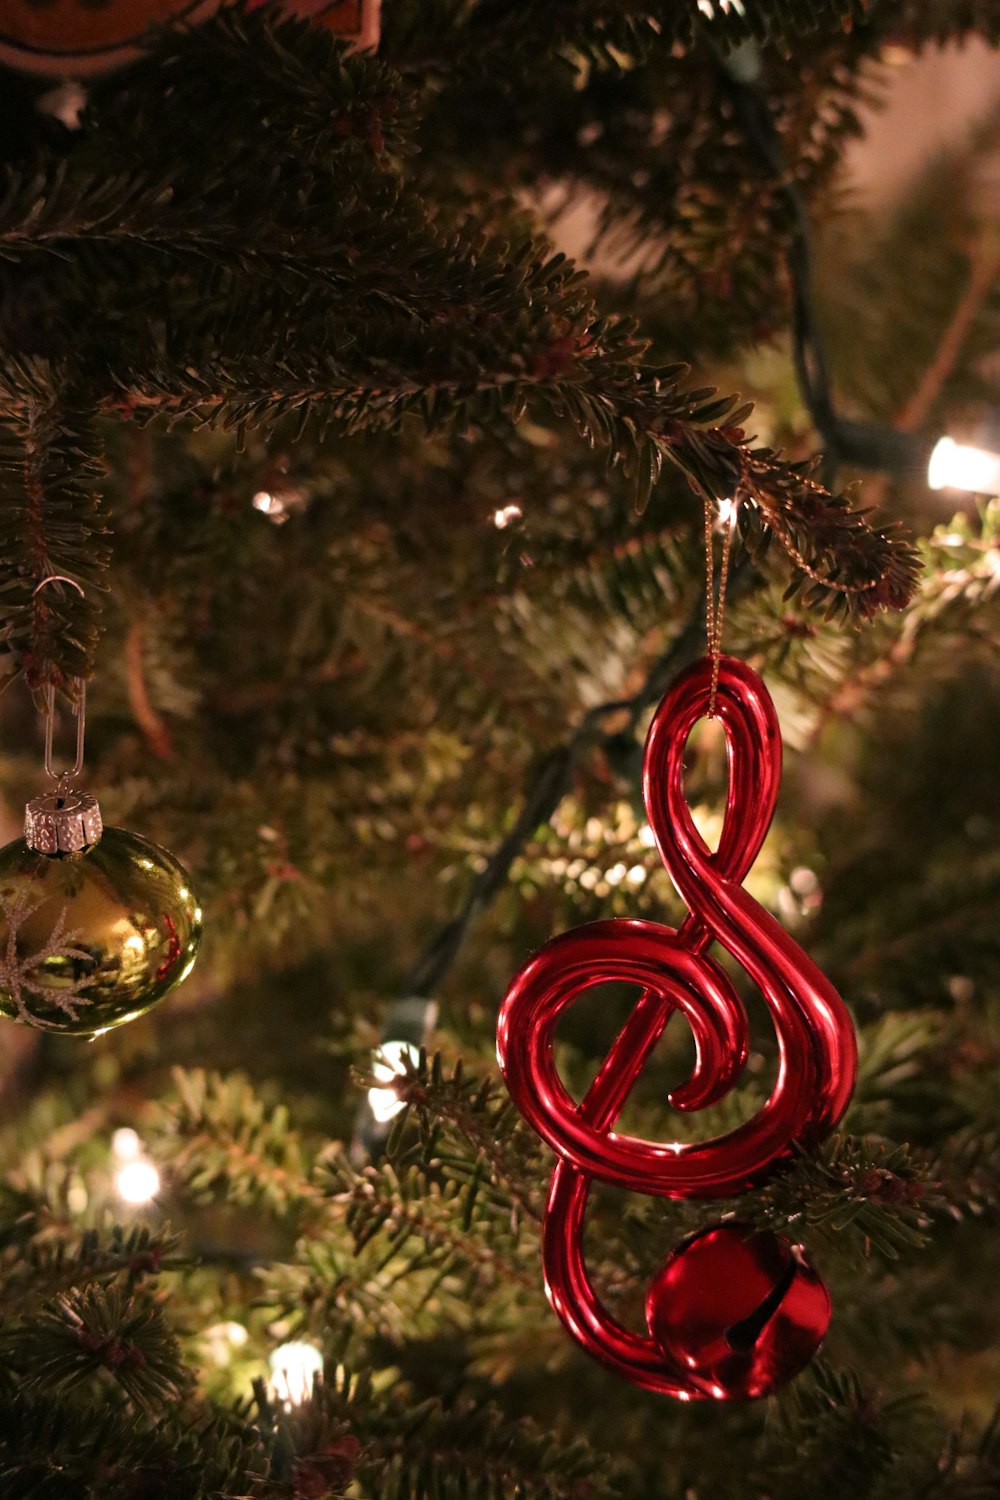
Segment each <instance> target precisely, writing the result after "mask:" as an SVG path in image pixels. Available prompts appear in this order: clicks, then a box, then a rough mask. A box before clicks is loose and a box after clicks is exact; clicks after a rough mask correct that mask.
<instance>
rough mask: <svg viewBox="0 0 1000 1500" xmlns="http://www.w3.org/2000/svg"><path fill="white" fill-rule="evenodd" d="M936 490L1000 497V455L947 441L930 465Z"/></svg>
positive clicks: (929, 474)
mask: <svg viewBox="0 0 1000 1500" xmlns="http://www.w3.org/2000/svg"><path fill="white" fill-rule="evenodd" d="M927 483H928V485H929V486H930V488H931V489H932V490H944V489H948V490H968V491H969V492H970V493H972V494H974V495H1000V453H991V452H990V451H989V449H987V448H971V447H969V446H968V444H966V443H956V442H955V440H954V439H953V438H950V437H943V438H942V439H941V440H940V442H939V443H937V444H936V445H935V448H934V452H933V453H932V454H931V457H930V463H929V464H928V465H927Z"/></svg>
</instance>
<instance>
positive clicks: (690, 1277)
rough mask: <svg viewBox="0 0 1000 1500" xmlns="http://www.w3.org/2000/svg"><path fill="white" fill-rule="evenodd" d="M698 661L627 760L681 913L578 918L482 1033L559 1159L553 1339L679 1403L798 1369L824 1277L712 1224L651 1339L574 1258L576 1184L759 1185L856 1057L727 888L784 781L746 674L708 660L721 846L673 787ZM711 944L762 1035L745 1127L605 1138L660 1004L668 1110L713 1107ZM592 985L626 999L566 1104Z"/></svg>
mask: <svg viewBox="0 0 1000 1500" xmlns="http://www.w3.org/2000/svg"><path fill="white" fill-rule="evenodd" d="M711 691H712V663H711V661H710V660H709V659H705V660H703V661H700V662H697V663H696V664H695V665H694V666H692V667H690V668H689V669H688V670H687V671H686V672H684V673H682V674H681V676H680V677H679V678H678V679H677V680H676V682H675V683H674V684H673V686H672V687H671V688H670V690H669V691H668V693H667V695H666V697H665V698H664V700H663V702H662V703H661V704H660V707H659V708H658V710H657V712H656V715H655V717H654V719H653V723H652V725H651V727H650V731H649V737H648V739H647V741H646V750H645V757H644V762H643V796H644V799H645V803H646V812H647V816H648V818H649V823H650V827H651V828H652V830H653V834H654V836H655V838H656V844H657V848H658V849H659V852H660V857H661V859H662V860H663V863H664V865H665V866H666V868H667V871H668V873H669V874H670V877H671V879H672V880H673V882H674V885H675V886H676V887H677V890H678V891H679V893H680V895H681V897H682V898H683V900H684V901H685V903H686V905H687V906H688V908H689V911H690V915H689V916H688V917H687V918H686V919H685V921H684V922H683V924H682V925H681V927H680V928H679V929H678V930H676V931H675V930H674V929H673V928H671V927H664V926H661V925H660V924H659V923H656V922H648V921H642V920H613V921H605V922H592V923H590V924H589V925H587V926H585V927H580V928H577V929H576V930H575V931H572V932H567V933H563V934H562V935H561V936H560V937H556V938H554V939H553V940H552V941H551V942H549V943H547V944H546V945H545V947H544V948H542V949H541V950H540V951H539V952H538V953H536V954H535V955H534V956H533V957H532V958H531V959H530V960H529V961H528V962H527V963H526V964H525V965H524V967H523V968H522V969H521V971H520V973H518V974H517V975H516V977H515V978H514V980H513V982H512V983H511V986H510V988H509V990H508V992H507V996H506V998H505V1000H504V1004H503V1007H502V1010H501V1012H500V1020H499V1026H498V1031H497V1052H498V1056H499V1059H500V1066H501V1069H502V1070H503V1074H504V1078H505V1080H506V1083H507V1087H508V1089H509V1090H510V1094H511V1097H512V1098H513V1100H514V1102H515V1103H516V1104H517V1106H518V1108H519V1109H520V1111H521V1113H522V1114H523V1115H524V1117H525V1119H526V1120H527V1121H528V1122H529V1124H530V1125H532V1127H533V1128H534V1129H535V1130H536V1131H537V1132H538V1134H539V1135H540V1136H541V1137H542V1139H543V1140H545V1141H546V1142H547V1143H548V1144H549V1145H550V1146H551V1147H552V1149H553V1150H554V1151H555V1152H556V1153H557V1155H558V1157H559V1161H558V1162H557V1164H556V1167H555V1170H554V1171H553V1174H552V1181H551V1186H550V1190H549V1197H548V1203H547V1206H546V1212H545V1225H544V1231H543V1252H542V1253H543V1262H544V1273H545V1288H546V1292H547V1294H548V1297H549V1301H550V1302H551V1304H552V1306H553V1308H554V1309H555V1311H556V1313H558V1315H559V1317H560V1318H561V1319H562V1321H563V1323H564V1324H565V1325H566V1327H567V1328H568V1330H569V1332H570V1333H571V1334H572V1335H573V1337H574V1338H575V1339H577V1341H578V1342H579V1343H580V1344H582V1345H583V1347H584V1348H585V1349H587V1350H588V1351H589V1352H590V1353H591V1354H593V1355H595V1356H596V1357H597V1358H598V1359H600V1360H602V1361H603V1362H604V1363H605V1364H606V1365H609V1366H610V1367H611V1368H612V1369H613V1370H615V1371H617V1373H618V1374H620V1375H623V1376H624V1377H625V1378H626V1379H627V1380H631V1381H632V1382H633V1383H634V1384H636V1385H638V1386H642V1387H643V1388H645V1389H646V1390H652V1391H659V1392H661V1393H663V1394H665V1395H669V1396H675V1397H678V1398H679V1399H681V1400H697V1399H701V1398H706V1397H707V1398H712V1397H714V1398H715V1399H717V1400H733V1399H739V1398H745V1397H753V1396H764V1395H767V1394H768V1393H769V1392H771V1391H773V1390H774V1389H775V1388H776V1387H777V1386H779V1385H781V1384H782V1383H783V1382H784V1381H786V1380H788V1379H790V1378H791V1376H793V1375H795V1374H797V1373H798V1371H799V1370H800V1369H801V1368H802V1367H803V1366H804V1365H805V1364H806V1363H807V1361H808V1360H809V1359H810V1358H811V1357H812V1355H813V1354H814V1353H815V1351H816V1349H817V1348H818V1347H819V1344H820V1342H821V1341H822V1338H823V1335H824V1334H825V1332H826V1329H827V1325H828V1323H829V1320H830V1298H829V1294H828V1293H827V1290H826V1287H825V1286H824V1284H823V1282H822V1281H821V1280H820V1278H819V1276H818V1275H817V1273H816V1272H815V1271H814V1270H813V1268H812V1266H811V1265H810V1264H809V1262H808V1261H807V1260H806V1258H805V1256H804V1254H803V1252H802V1251H801V1249H800V1248H799V1247H798V1246H796V1245H792V1244H791V1243H790V1242H789V1241H788V1240H785V1239H782V1238H780V1237H778V1236H776V1235H773V1234H770V1233H764V1232H754V1231H752V1230H751V1229H749V1228H747V1227H746V1226H742V1225H739V1224H735V1223H725V1224H721V1225H717V1226H715V1227H714V1228H711V1229H707V1230H703V1231H702V1232H701V1233H699V1234H696V1235H693V1236H691V1237H690V1238H689V1239H688V1240H686V1241H684V1242H683V1243H682V1244H680V1245H678V1246H677V1247H676V1248H675V1249H674V1250H673V1251H672V1253H671V1254H670V1256H669V1257H668V1259H667V1261H666V1263H665V1264H664V1266H663V1268H662V1269H661V1271H660V1272H659V1274H658V1275H657V1277H656V1279H655V1280H654V1282H653V1284H652V1286H651V1287H650V1290H649V1292H648V1294H647V1298H646V1318H647V1323H648V1325H649V1333H648V1335H640V1334H638V1333H634V1332H632V1331H630V1330H629V1329H628V1328H626V1327H624V1325H623V1324H621V1323H619V1322H618V1321H617V1320H616V1319H615V1318H613V1317H612V1316H611V1314H610V1313H609V1312H608V1311H607V1309H606V1308H605V1307H603V1306H602V1304H601V1302H600V1300H599V1298H598V1296H597V1294H596V1292H595V1290H594V1288H593V1286H592V1284H591V1282H590V1279H589V1277H588V1274H587V1269H586V1266H585V1264H584V1259H583V1248H582V1241H583V1223H584V1217H585V1214H586V1208H587V1198H588V1194H589V1192H590V1184H591V1182H592V1181H593V1180H595V1179H596V1180H598V1181H600V1182H607V1183H613V1184H615V1185H616V1186H618V1187H624V1188H629V1189H632V1190H633V1191H637V1192H641V1193H651V1194H656V1195H658V1196H661V1197H665V1198H721V1197H726V1196H728V1195H730V1194H733V1193H739V1192H742V1191H744V1190H745V1189H747V1188H751V1187H753V1186H755V1185H757V1184H758V1183H760V1182H761V1181H763V1180H764V1179H765V1178H766V1177H767V1176H768V1175H769V1174H770V1173H771V1172H772V1171H773V1170H774V1169H775V1168H776V1167H777V1166H780V1164H781V1163H782V1162H784V1161H787V1160H788V1159H789V1157H790V1156H791V1154H792V1152H793V1150H794V1148H795V1147H796V1146H800V1145H809V1144H811V1143H814V1142H816V1141H818V1140H819V1139H820V1138H821V1137H822V1136H823V1135H825V1134H826V1132H827V1131H829V1130H830V1129H831V1128H832V1127H833V1126H834V1125H835V1124H836V1123H837V1121H838V1120H839V1119H840V1117H841V1115H842V1114H843V1112H844V1110H845V1109H846V1107H847V1104H848V1101H849V1099H850V1097H851V1091H852V1089H853V1087H854V1077H855V1071H856V1064H857V1051H856V1045H855V1038H854V1030H853V1027H852V1025H851V1020H850V1017H849V1015H848V1013H847V1010H846V1008H845V1006H844V1003H843V1001H842V1000H841V998H840V996H839V995H838V994H837V992H836V990H835V989H834V988H833V986H832V985H831V984H830V982H829V980H827V979H826V978H825V976H824V975H823V974H822V973H820V971H819V969H818V968H817V967H816V965H815V964H814V963H812V962H811V960H810V959H809V958H808V957H807V956H806V955H805V954H804V953H803V952H802V950H801V948H799V947H798V945H797V944H796V943H795V942H794V941H793V940H792V938H791V937H790V936H789V935H788V933H787V932H785V931H784V929H783V928H782V927H781V926H780V925H779V924H778V922H776V921H775V919H774V918H773V917H772V916H771V915H770V913H768V912H766V911H764V910H763V909H762V908H761V907H760V906H759V905H758V904H757V902H756V901H754V899H753V897H752V896H750V895H748V894H747V892H746V891H745V890H744V889H743V886H742V881H743V879H744V878H745V876H746V874H747V872H748V870H749V869H750V867H751V865H752V864H753V862H754V860H755V859H756V857H757V854H758V852H759V850H760V847H761V844H762V843H763V842H764V836H765V834H766V833H767V830H768V827H769V825H770V822H771V818H772V815H773V813H774V807H775V802H776V800H777V795H778V787H779V783H780V780H781V737H780V731H779V727H778V719H777V714H776V713H775V710H774V705H773V703H772V702H771V699H770V696H769V695H768V692H767V689H766V688H765V687H764V684H763V682H762V681H761V679H760V677H758V675H757V673H756V672H754V671H753V670H752V669H751V668H750V667H748V666H746V665H745V663H743V662H740V661H737V660H735V659H734V658H732V657H728V656H723V657H721V658H720V659H719V663H718V686H717V692H716V713H717V716H718V718H719V719H720V720H721V723H722V726H723V729H724V730H725V735H726V753H727V761H728V767H729V788H728V794H727V799H726V813H725V820H724V823H723V828H722V833H721V836H720V839H719V847H718V848H717V849H716V850H714V851H712V850H710V849H708V848H707V846H706V845H705V843H704V841H703V839H702V838H701V836H700V835H699V833H698V832H697V830H696V828H695V826H694V823H693V822H692V819H691V812H690V809H689V807H688V804H687V801H686V799H685V795H684V751H685V746H686V744H687V739H688V736H689V734H690V732H691V729H692V728H693V726H694V724H695V723H696V722H697V720H698V719H699V718H701V717H702V716H703V715H704V713H705V712H706V708H707V706H708V704H709V702H710V695H711ZM713 942H718V943H720V944H721V945H722V947H723V948H725V949H726V950H727V952H729V953H730V954H731V955H732V957H733V958H735V959H736V960H737V961H738V962H739V963H740V964H741V965H742V967H743V968H744V969H745V970H746V972H747V974H748V975H749V976H750V978H751V979H752V980H753V982H754V984H755V985H756V986H757V987H758V989H759V990H760V992H761V994H762V995H763V997H764V1000H765V1001H766V1003H767V1006H768V1009H769V1011H770V1014H771V1017H772V1020H773V1023H774V1028H775V1033H776V1036H777V1042H778V1070H777V1079H776V1081H775V1084H774V1087H773V1089H772V1092H771V1094H770V1097H769V1098H768V1100H767V1101H766V1103H765V1104H764V1105H763V1107H762V1108H761V1109H760V1110H759V1112H758V1113H757V1114H756V1115H755V1116H754V1117H753V1118H752V1119H749V1120H747V1121H746V1122H745V1123H744V1124H742V1125H740V1126H738V1127H737V1128H736V1129H734V1130H731V1131H729V1132H728V1133H727V1134H725V1135H722V1136H718V1137H716V1138H715V1139H714V1140H709V1141H702V1142H696V1143H687V1142H685V1143H683V1144H661V1143H658V1142H654V1141H647V1140H643V1139H641V1138H639V1137H637V1136H630V1135H618V1134H616V1133H615V1131H614V1130H613V1128H612V1127H613V1126H614V1124H615V1121H616V1119H617V1118H618V1115H619V1114H620V1113H621V1110H622V1108H623V1106H624V1104H625V1101H626V1099H627V1097H628V1094H629V1091H630V1090H631V1088H632V1086H633V1085H634V1084H635V1082H636V1080H637V1079H638V1077H639V1074H640V1073H641V1071H642V1068H643V1065H644V1064H645V1062H646V1060H647V1058H648V1057H649V1055H650V1053H651V1052H652V1050H653V1048H654V1047H655V1045H656V1043H657V1041H658V1039H659V1038H660V1036H661V1035H662V1033H663V1030H664V1027H665V1026H666V1024H667V1022H668V1020H669V1019H670V1016H671V1015H672V1014H673V1012H674V1011H678V1010H679V1011H681V1012H682V1013H683V1014H684V1016H685V1017H686V1018H687V1021H688V1024H689V1025H690V1027H691V1030H692V1032H693V1035H694V1041H695V1047H696V1058H695V1063H694V1068H693V1071H692V1074H691V1077H690V1078H689V1079H688V1080H687V1081H686V1082H685V1083H684V1084H683V1085H682V1086H681V1087H680V1088H677V1089H675V1090H674V1091H673V1093H672V1094H671V1095H670V1103H671V1104H672V1105H673V1106H674V1108H675V1109H680V1110H697V1109H703V1108H705V1107H706V1106H707V1105H710V1104H713V1103H715V1102H716V1101H717V1100H718V1099H720V1098H721V1097H722V1096H723V1095H724V1094H726V1093H727V1092H728V1091H729V1090H730V1089H731V1088H732V1086H733V1084H734V1082H735V1081H736V1079H737V1077H738V1076H739V1073H740V1071H741V1069H742V1067H743V1065H744V1063H745V1061H746V1057H747V1050H748V1025H747V1017H746V1012H745V1011H744V1008H743V1005H742V1002H741V1001H740V999H739V996H738V995H737V993H736V991H735V989H734V988H733V985H732V983H731V982H730V980H729V978H728V976H727V975H726V973H725V971H724V970H723V969H722V968H721V967H720V966H719V965H718V964H717V963H716V962H715V961H714V960H713V959H712V958H710V957H709V956H708V951H707V950H708V948H709V947H710V945H711V944H712V943H713ZM609 981H617V982H622V981H624V982H627V983H631V984H634V985H636V986H638V987H639V988H640V989H641V991H642V994H641V996H640V998H639V1000H638V1002H637V1003H636V1006H635V1008H634V1010H633V1011H632V1013H631V1015H630V1017H629V1019H628V1021H627V1022H626V1024H625V1026H624V1027H623V1028H622V1030H621V1031H620V1032H619V1034H618V1036H617V1037H616V1039H615V1041H614V1043H613V1044H612V1046H611V1050H610V1051H609V1053H608V1056H607V1057H606V1059H605V1061H604V1063H603V1064H602V1066H601V1068H600V1070H599V1072H598V1074H597V1077H596V1078H595V1080H594V1082H593V1084H592V1085H591V1087H590V1089H589V1090H588V1092H587V1094H586V1097H585V1098H584V1100H583V1102H582V1103H581V1104H579V1105H578V1104H577V1103H576V1102H575V1101H574V1100H573V1098H572V1097H571V1096H570V1094H569V1093H568V1092H567V1090H566V1088H565V1087H564V1085H563V1083H562V1080H561V1079H560V1077H559V1074H558V1072H557V1070H556V1066H555V1060H554V1056H553V1038H554V1033H555V1029H556V1026H557V1023H558V1021H559V1018H560V1016H561V1015H562V1013H563V1012H564V1011H565V1010H566V1008H567V1007H568V1006H570V1005H572V1003H573V1001H574V1000H575V999H576V998H577V997H578V996H579V995H580V994H582V993H583V991H584V990H586V989H588V988H590V987H592V986H594V985H599V984H606V983H608V982H609Z"/></svg>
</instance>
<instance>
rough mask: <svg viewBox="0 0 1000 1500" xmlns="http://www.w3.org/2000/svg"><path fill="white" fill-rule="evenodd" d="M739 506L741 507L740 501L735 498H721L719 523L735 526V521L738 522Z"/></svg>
mask: <svg viewBox="0 0 1000 1500" xmlns="http://www.w3.org/2000/svg"><path fill="white" fill-rule="evenodd" d="M739 508H740V507H739V504H738V502H737V501H735V500H733V499H725V500H720V501H719V525H720V526H733V525H735V523H736V516H737V513H738V511H739Z"/></svg>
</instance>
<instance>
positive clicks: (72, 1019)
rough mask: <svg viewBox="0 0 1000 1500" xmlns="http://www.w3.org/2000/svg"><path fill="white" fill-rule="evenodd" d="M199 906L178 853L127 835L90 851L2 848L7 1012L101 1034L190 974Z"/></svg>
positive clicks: (50, 1026) (1, 976)
mask: <svg viewBox="0 0 1000 1500" xmlns="http://www.w3.org/2000/svg"><path fill="white" fill-rule="evenodd" d="M200 940H201V907H200V906H199V905H198V900H197V897H196V896H195V895H194V892H193V891H192V889H191V883H190V880H189V878H188V875H187V873H186V871H185V870H184V869H183V867H182V866H181V865H180V864H178V862H177V860H176V859H174V857H173V855H172V854H170V853H168V852H167V850H166V849H161V848H160V847H159V846H158V845H157V844H151V843H150V842H149V841H148V840H147V839H143V838H140V837H139V836H138V834H135V833H129V832H128V831H127V830H126V829H124V828H105V829H104V831H103V834H101V835H100V839H99V842H97V843H95V844H94V845H93V847H91V848H87V849H83V850H78V851H75V852H72V851H71V852H60V853H58V854H55V855H52V854H45V853H41V852H39V850H38V849H36V848H31V847H30V846H29V844H28V843H26V842H25V840H24V839H15V840H14V842H13V843H11V844H7V845H6V846H5V847H4V848H3V849H0V1014H2V1015H5V1016H9V1017H10V1018H11V1020H13V1021H22V1022H23V1023H24V1024H25V1025H26V1026H35V1027H38V1028H39V1029H41V1030H43V1031H58V1032H68V1033H72V1034H73V1035H76V1036H90V1037H93V1036H99V1035H100V1034H101V1033H102V1032H104V1031H108V1030H109V1029H110V1028H111V1027H112V1026H122V1025H124V1023H125V1022H126V1021H132V1020H134V1019H135V1017H136V1016H141V1015H143V1014H144V1013H145V1012H146V1011H147V1010H149V1009H150V1007H151V1006H153V1005H155V1004H156V1002H157V1001H158V1000H162V999H163V997H164V995H166V994H167V992H168V991H169V990H172V989H173V987H174V985H175V984H180V982H181V980H182V979H184V978H185V977H186V975H187V974H188V973H190V970H191V965H192V964H193V963H194V960H195V955H196V953H197V951H198V944H199V941H200Z"/></svg>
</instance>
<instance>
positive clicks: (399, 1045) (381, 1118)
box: [368, 1042, 420, 1125]
mask: <svg viewBox="0 0 1000 1500" xmlns="http://www.w3.org/2000/svg"><path fill="white" fill-rule="evenodd" d="M419 1061H420V1048H419V1047H415V1046H414V1045H413V1043H412V1042H383V1043H382V1045H381V1046H380V1047H379V1049H378V1051H377V1052H376V1053H375V1056H374V1058H373V1060H372V1073H373V1074H374V1076H375V1077H376V1078H377V1079H378V1081H379V1083H380V1084H387V1085H389V1087H387V1088H373V1089H369V1090H368V1107H369V1109H370V1110H371V1112H372V1114H373V1115H374V1116H375V1118H376V1120H377V1121H378V1123H379V1124H380V1125H386V1124H388V1122H389V1121H390V1120H393V1119H395V1117H396V1115H398V1114H399V1112H400V1110H402V1109H405V1108H406V1102H405V1100H403V1099H401V1098H400V1097H399V1094H398V1093H397V1091H396V1088H395V1080H396V1079H397V1078H403V1077H405V1075H406V1065H407V1063H412V1064H413V1065H414V1066H416V1064H417V1063H418V1062H419Z"/></svg>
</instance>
